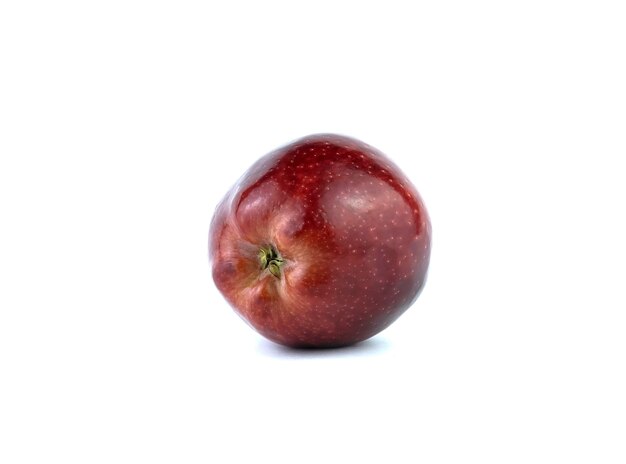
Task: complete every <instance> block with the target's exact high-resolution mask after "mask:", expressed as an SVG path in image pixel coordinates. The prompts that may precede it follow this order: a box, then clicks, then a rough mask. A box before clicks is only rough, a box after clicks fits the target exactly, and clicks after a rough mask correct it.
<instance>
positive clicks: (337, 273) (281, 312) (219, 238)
mask: <svg viewBox="0 0 626 464" xmlns="http://www.w3.org/2000/svg"><path fill="white" fill-rule="evenodd" d="M209 235H210V237H209V259H210V262H211V265H212V273H213V280H214V281H215V284H216V286H217V288H218V289H219V290H220V292H221V293H222V294H223V295H224V297H225V298H226V300H227V301H228V302H229V303H230V305H231V306H232V307H233V308H234V309H235V311H236V312H237V313H238V314H239V315H240V316H241V317H242V318H243V319H244V320H245V321H247V322H248V323H249V324H250V325H251V326H252V327H253V328H254V329H256V330H257V331H258V332H259V333H261V334H262V335H263V336H265V337H267V338H268V339H270V340H272V341H274V342H276V343H280V344H283V345H286V346H290V347H310V348H323V347H339V346H346V345H351V344H354V343H357V342H360V341H362V340H365V339H367V338H370V337H372V336H373V335H375V334H377V333H378V332H380V331H381V330H383V329H385V328H386V327H388V326H389V325H390V324H391V323H392V322H393V321H395V320H396V319H397V318H398V317H399V316H400V315H401V314H402V313H403V312H404V311H406V309H407V308H409V306H411V305H412V304H413V303H414V302H415V300H416V299H417V297H418V295H419V293H420V292H421V290H422V288H423V286H424V283H425V281H426V273H427V270H428V263H429V259H430V243H431V225H430V220H429V217H428V213H427V211H426V208H425V206H424V203H423V201H422V199H421V198H420V196H419V194H418V193H417V190H416V189H415V187H413V185H412V184H411V182H410V181H409V180H408V179H407V178H406V176H405V175H404V174H403V173H402V172H401V171H400V169H399V168H398V167H396V166H395V165H394V164H393V163H392V162H391V161H390V160H389V159H388V158H387V157H386V156H385V155H383V154H382V153H381V152H379V151H378V150H376V149H375V148H373V147H371V146H369V145H366V144H365V143H363V142H360V141H358V140H356V139H353V138H349V137H345V136H340V135H333V134H317V135H311V136H308V137H304V138H302V139H299V140H297V141H295V142H292V143H291V144H289V145H287V146H284V147H282V148H279V149H277V150H275V151H273V152H271V153H269V154H268V155H266V156H264V157H263V158H261V159H259V160H258V161H257V162H256V163H255V164H254V165H253V166H252V167H251V168H250V169H249V170H248V171H247V172H246V173H245V174H244V175H243V177H242V178H241V179H240V180H239V181H238V182H237V184H236V185H235V186H234V187H233V188H232V189H231V190H230V192H229V193H228V194H227V195H226V197H225V198H224V199H223V200H222V202H221V203H220V204H219V205H218V207H217V210H216V212H215V215H214V217H213V220H212V222H211V229H210V233H209Z"/></svg>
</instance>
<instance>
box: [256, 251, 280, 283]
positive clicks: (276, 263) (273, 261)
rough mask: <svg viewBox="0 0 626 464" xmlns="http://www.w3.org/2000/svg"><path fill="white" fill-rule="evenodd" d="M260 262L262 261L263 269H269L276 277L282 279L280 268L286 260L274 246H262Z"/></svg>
mask: <svg viewBox="0 0 626 464" xmlns="http://www.w3.org/2000/svg"><path fill="white" fill-rule="evenodd" d="M259 262H260V263H261V269H263V270H265V269H267V270H269V271H270V273H271V274H272V275H273V276H274V277H276V278H278V279H280V275H281V272H280V268H281V267H282V265H283V263H284V261H283V259H282V258H281V256H280V255H279V254H278V251H276V249H275V248H274V247H273V246H271V245H268V246H265V247H261V249H260V250H259Z"/></svg>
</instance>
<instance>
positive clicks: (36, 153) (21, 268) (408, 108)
mask: <svg viewBox="0 0 626 464" xmlns="http://www.w3.org/2000/svg"><path fill="white" fill-rule="evenodd" d="M625 13H626V7H625V6H624V3H623V2H619V1H614V2H610V1H549V0H548V1H547V0H541V1H532V0H531V1H523V2H521V1H520V2H511V1H509V2H499V1H477V2H461V1H445V0H444V1H435V2H394V1H385V2H356V1H355V2H341V1H337V2H331V1H317V2H293V1H292V2H272V1H264V2H247V3H246V2H226V1H223V2H217V1H216V2H210V1H209V2H188V1H176V2H174V1H171V2H164V1H150V2H148V1H143V2H142V1H133V0H131V1H129V0H125V1H107V2H95V1H92V2H79V1H74V2H71V1H58V2H43V1H42V2H32V1H11V0H7V1H3V2H2V3H1V5H0V221H1V227H0V462H2V463H3V464H13V463H52V462H54V463H56V462H59V463H64V464H65V463H81V464H83V463H144V462H145V463H151V464H153V463H219V464H221V463H231V462H233V463H234V462H237V463H252V462H254V463H294V462H298V463H309V462H310V463H313V462H315V463H320V462H322V463H347V462H363V461H368V460H371V461H372V462H387V463H405V462H406V463H409V462H411V463H417V462H420V463H465V462H476V463H481V464H482V463H528V462H541V463H557V462H567V463H572V462H577V463H578V462H581V463H624V462H626V400H625V396H626V374H625V370H626V337H625V330H626V313H625V311H626V298H625V296H624V291H625V288H626V282H625V280H626V279H625V277H626V271H625V261H626V247H625V245H624V238H625V237H626V222H625V217H626V207H625V205H624V203H625V200H626V182H625V173H626V171H625V170H624V168H623V167H622V164H621V163H622V161H624V159H625V157H626V91H625V88H626V64H625V63H626V14H625ZM315 132H338V133H342V134H346V135H351V136H354V137H357V138H360V139H362V140H364V141H365V142H367V143H370V144H372V145H374V146H375V147H377V148H379V149H381V150H382V151H384V152H386V153H387V154H388V155H389V156H390V157H391V158H392V159H394V160H395V162H396V163H397V164H398V165H400V166H401V167H402V169H403V170H404V171H405V172H406V173H407V175H408V176H409V177H410V178H411V179H412V180H413V181H414V183H415V184H416V185H417V187H418V189H419V190H420V192H421V194H422V196H423V197H424V199H425V201H426V204H427V206H428V208H429V210H430V214H431V218H432V223H433V230H434V248H433V254H432V263H431V269H430V275H429V281H428V284H427V286H426V289H425V291H424V293H423V294H422V296H421V297H420V299H419V300H418V302H417V303H416V305H415V306H414V307H412V308H411V309H410V310H409V311H408V312H407V313H406V314H405V315H404V316H403V317H402V318H400V319H399V320H398V321H397V323H396V324H395V325H393V326H392V327H390V328H389V329H388V330H386V331H385V332H383V333H382V334H380V335H379V336H377V337H375V338H373V339H371V341H369V342H366V343H364V344H362V345H360V346H356V347H353V348H348V349H343V350H338V351H325V352H304V353H302V352H297V351H289V350H286V349H283V348H281V347H278V346H277V345H274V344H272V343H270V342H267V341H265V340H263V339H261V337H260V336H259V335H257V334H256V333H254V332H253V331H252V330H250V329H249V328H248V327H247V326H246V325H245V324H244V323H243V322H242V321H241V320H240V319H239V318H238V317H237V316H236V315H235V314H234V313H233V312H232V310H231V309H230V308H229V307H228V306H227V304H226V303H225V302H224V300H223V299H222V298H221V296H220V295H219V294H218V292H217V291H216V289H215V288H214V286H213V284H212V282H211V279H210V273H209V266H208V262H207V231H208V227H209V221H210V218H211V215H212V212H213V209H214V207H215V205H216V203H217V202H218V201H219V200H220V199H221V197H222V196H223V195H224V194H225V193H226V191H227V190H228V188H229V187H230V186H231V185H232V184H233V183H234V181H235V180H236V179H237V178H238V177H239V176H240V175H241V174H242V173H243V171H244V170H245V169H246V168H247V167H248V166H249V165H250V164H251V163H252V162H253V161H255V160H256V159H257V158H258V157H259V156H261V155H263V154H265V153H266V152H268V151H270V150H272V149H274V148H276V147H277V146H280V145H282V144H284V143H286V142H288V141H290V140H292V139H295V138H298V137H300V136H303V135H307V134H310V133H315Z"/></svg>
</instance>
